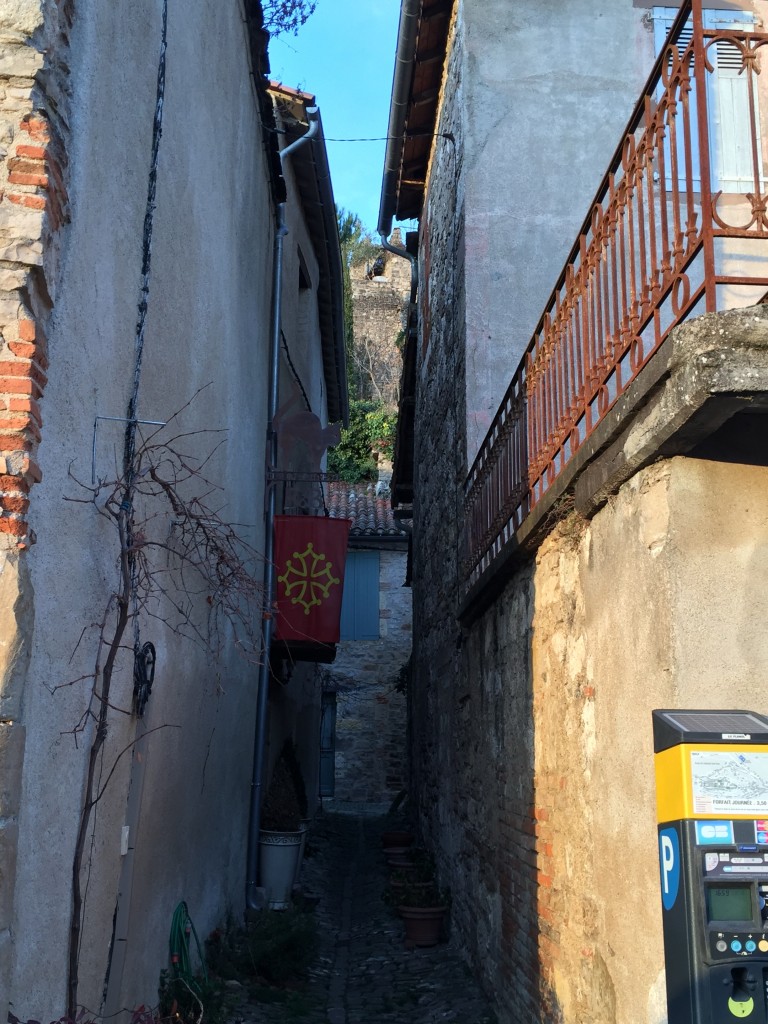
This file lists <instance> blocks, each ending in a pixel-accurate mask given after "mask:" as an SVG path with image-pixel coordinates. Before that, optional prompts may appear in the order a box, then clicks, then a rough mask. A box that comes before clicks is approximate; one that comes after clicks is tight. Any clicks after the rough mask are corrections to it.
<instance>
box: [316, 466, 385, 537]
mask: <svg viewBox="0 0 768 1024" xmlns="http://www.w3.org/2000/svg"><path fill="white" fill-rule="evenodd" d="M326 505H327V506H328V511H329V513H330V515H331V516H333V517H334V518H336V519H351V520H352V529H351V530H350V534H349V535H350V537H398V538H400V539H404V534H403V532H402V531H401V530H398V528H397V526H396V524H395V517H394V516H393V514H392V506H391V504H390V500H389V494H387V496H386V497H384V496H382V497H377V496H376V485H375V484H347V483H344V481H341V480H339V481H334V482H333V483H330V484H329V485H328V493H327V495H326Z"/></svg>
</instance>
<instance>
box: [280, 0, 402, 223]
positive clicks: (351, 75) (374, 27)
mask: <svg viewBox="0 0 768 1024" xmlns="http://www.w3.org/2000/svg"><path fill="white" fill-rule="evenodd" d="M399 15H400V0H318V4H317V10H316V11H315V13H314V14H313V15H312V17H311V18H310V19H309V21H308V22H307V23H306V25H305V26H304V27H303V28H302V29H300V30H299V34H298V36H289V35H286V36H278V38H277V39H273V40H271V42H270V44H269V62H270V65H271V71H270V77H271V78H273V79H277V80H278V81H280V82H282V83H283V85H288V86H292V87H293V88H300V89H305V90H306V91H307V92H311V93H314V94H315V95H316V97H317V104H318V106H319V107H320V113H321V114H322V118H323V130H324V132H325V136H326V138H327V139H328V140H331V139H340V138H344V139H347V138H370V137H377V138H382V137H383V136H385V135H386V134H387V121H388V119H389V98H390V94H391V91H392V73H393V70H394V66H395V48H396V45H397V23H398V18H399ZM384 147H385V143H384V142H332V141H328V142H327V148H328V158H329V162H330V165H331V177H332V179H333V191H334V196H335V199H336V205H337V206H343V207H344V208H345V209H347V210H351V211H352V212H353V213H356V214H358V215H359V217H360V219H361V220H362V222H363V224H364V225H365V226H366V227H367V228H368V229H369V230H371V231H374V230H375V229H376V222H377V221H378V217H379V197H380V195H381V177H382V172H383V168H384Z"/></svg>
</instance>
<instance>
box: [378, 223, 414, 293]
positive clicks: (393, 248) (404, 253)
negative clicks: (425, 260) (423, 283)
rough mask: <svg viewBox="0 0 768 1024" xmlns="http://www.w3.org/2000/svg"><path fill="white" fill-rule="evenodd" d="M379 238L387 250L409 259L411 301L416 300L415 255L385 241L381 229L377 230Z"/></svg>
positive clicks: (385, 238)
mask: <svg viewBox="0 0 768 1024" xmlns="http://www.w3.org/2000/svg"><path fill="white" fill-rule="evenodd" d="M379 238H380V239H381V244H382V246H383V247H384V248H385V249H386V250H387V252H392V253H394V254H395V256H402V258H403V259H404V260H410V264H411V302H415V301H416V292H417V290H418V287H419V267H418V264H417V262H416V257H415V256H413V255H411V253H409V252H408V250H407V249H401V248H400V247H399V246H397V245H391V244H390V243H389V242H388V241H387V236H386V235H385V234H384V232H383V231H381V232H379Z"/></svg>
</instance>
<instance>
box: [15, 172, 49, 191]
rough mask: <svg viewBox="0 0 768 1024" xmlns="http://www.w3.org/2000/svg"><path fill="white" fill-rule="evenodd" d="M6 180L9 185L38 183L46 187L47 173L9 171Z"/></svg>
mask: <svg viewBox="0 0 768 1024" xmlns="http://www.w3.org/2000/svg"><path fill="white" fill-rule="evenodd" d="M8 181H9V183H10V184H11V185H39V186H40V187H41V188H47V187H48V175H47V174H39V173H34V174H32V173H25V172H23V171H9V173H8Z"/></svg>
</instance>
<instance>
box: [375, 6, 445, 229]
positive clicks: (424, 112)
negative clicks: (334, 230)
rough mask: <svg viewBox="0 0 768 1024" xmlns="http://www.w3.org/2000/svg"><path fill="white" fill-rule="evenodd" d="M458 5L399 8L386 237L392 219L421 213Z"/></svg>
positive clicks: (384, 201) (383, 207) (382, 222)
mask: <svg viewBox="0 0 768 1024" xmlns="http://www.w3.org/2000/svg"><path fill="white" fill-rule="evenodd" d="M454 2H455V0H402V4H401V7H400V25H399V28H398V36H397V52H396V55H395V72H394V77H393V80H392V99H391V103H390V109H389V130H388V132H387V137H388V141H387V149H386V153H385V156H384V178H383V181H382V186H381V204H380V206H379V224H378V230H379V232H380V233H382V234H384V235H386V236H387V237H388V236H389V234H390V232H391V230H392V222H393V220H395V219H397V220H411V219H412V218H417V217H419V215H420V214H421V207H422V203H423V201H424V190H425V187H426V179H427V169H428V167H429V159H430V155H431V152H432V145H433V142H434V138H435V128H436V124H437V115H438V107H439V102H440V89H441V86H442V80H443V67H444V65H445V57H446V52H447V48H448V35H449V30H450V25H451V16H452V13H453V7H454Z"/></svg>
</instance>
